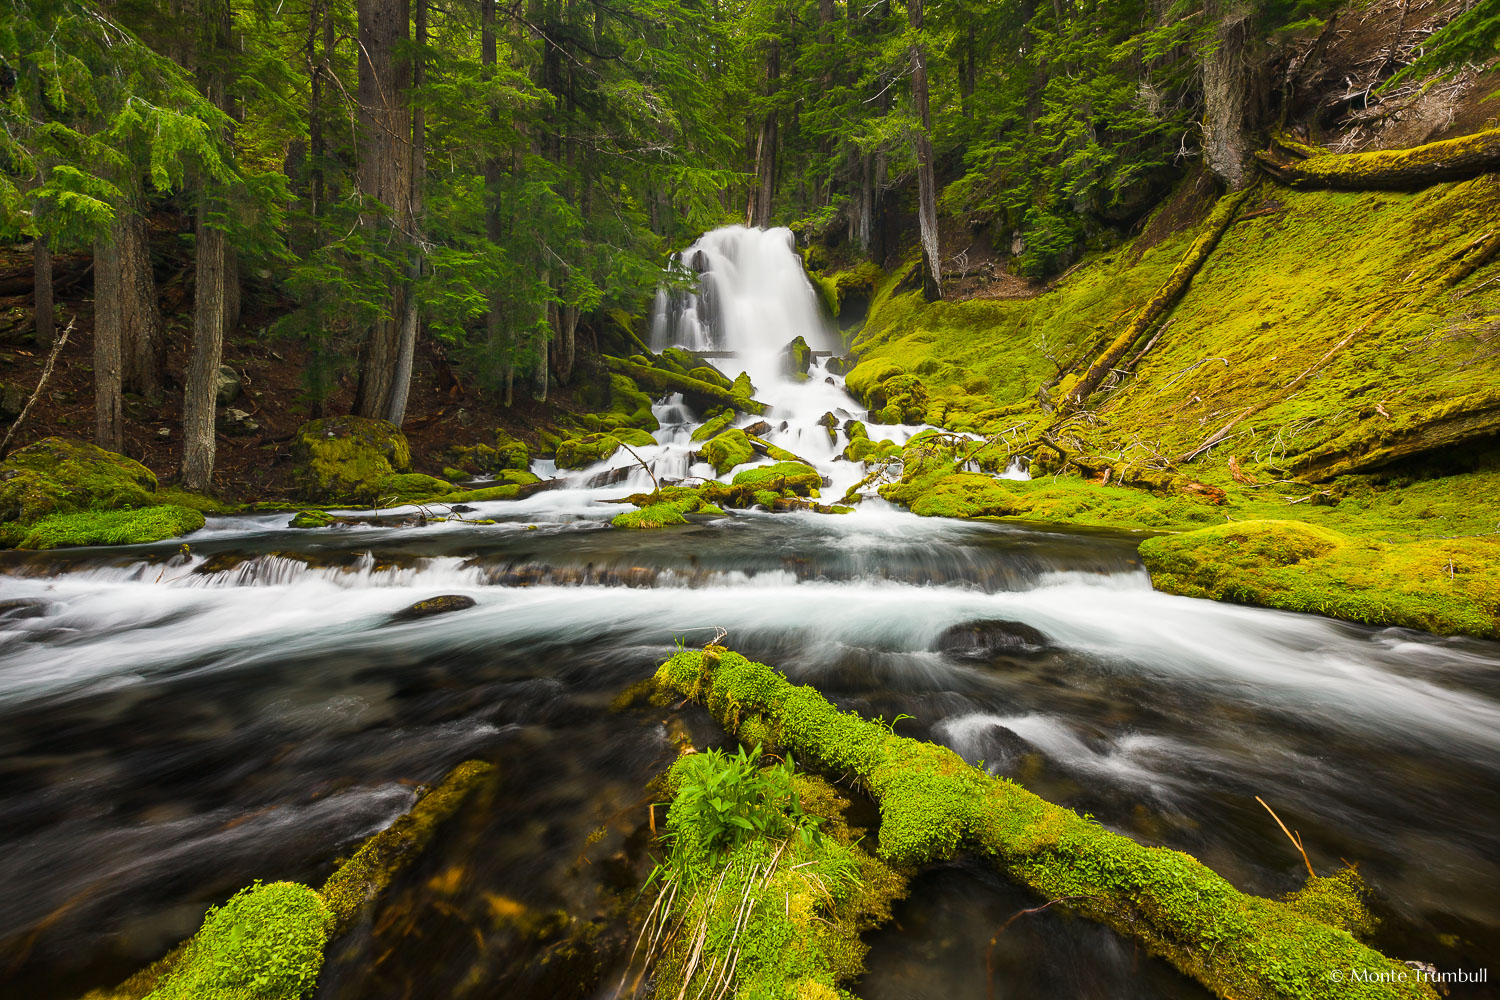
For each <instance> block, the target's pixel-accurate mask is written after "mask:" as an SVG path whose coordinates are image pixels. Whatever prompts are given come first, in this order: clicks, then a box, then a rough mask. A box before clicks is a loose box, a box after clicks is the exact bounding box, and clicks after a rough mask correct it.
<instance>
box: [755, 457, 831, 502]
mask: <svg viewBox="0 0 1500 1000" xmlns="http://www.w3.org/2000/svg"><path fill="white" fill-rule="evenodd" d="M733 485H735V486H751V487H754V488H756V489H774V490H782V491H790V492H792V493H795V494H797V495H798V496H804V497H805V496H812V495H814V494H815V493H816V492H817V490H818V488H819V487H821V486H822V485H823V476H822V475H821V474H820V473H819V472H818V470H817V469H814V468H813V467H812V466H809V465H803V464H802V463H801V462H777V463H776V464H774V465H757V466H756V467H755V468H753V469H746V470H745V471H744V472H741V473H739V474H738V475H736V476H735V477H734V482H733Z"/></svg>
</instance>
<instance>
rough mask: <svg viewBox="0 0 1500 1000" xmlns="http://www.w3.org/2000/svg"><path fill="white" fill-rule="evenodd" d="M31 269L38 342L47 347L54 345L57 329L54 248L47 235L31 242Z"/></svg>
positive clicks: (39, 345)
mask: <svg viewBox="0 0 1500 1000" xmlns="http://www.w3.org/2000/svg"><path fill="white" fill-rule="evenodd" d="M31 271H32V276H33V278H32V280H33V285H34V287H33V290H32V309H33V312H34V315H35V318H36V343H37V346H38V347H43V348H47V347H51V346H52V338H53V337H54V336H55V335H56V330H55V328H54V327H53V318H52V249H51V247H50V246H48V244H47V237H45V236H38V237H37V238H36V239H35V240H33V241H32V243H31Z"/></svg>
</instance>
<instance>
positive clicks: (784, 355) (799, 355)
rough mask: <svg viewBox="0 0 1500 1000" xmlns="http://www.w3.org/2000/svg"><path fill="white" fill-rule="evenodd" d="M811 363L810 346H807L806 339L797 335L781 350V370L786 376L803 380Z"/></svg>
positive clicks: (795, 379)
mask: <svg viewBox="0 0 1500 1000" xmlns="http://www.w3.org/2000/svg"><path fill="white" fill-rule="evenodd" d="M811 365H812V348H810V347H808V346H807V341H805V340H803V339H802V338H801V337H797V338H796V339H795V340H793V341H792V342H791V343H790V344H787V345H786V347H784V348H782V351H781V371H782V374H783V375H785V376H786V377H787V378H790V379H792V380H794V381H799V382H800V381H804V380H805V379H806V378H807V369H808V368H809V367H811Z"/></svg>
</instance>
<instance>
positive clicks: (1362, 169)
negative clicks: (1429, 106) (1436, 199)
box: [1255, 129, 1500, 191]
mask: <svg viewBox="0 0 1500 1000" xmlns="http://www.w3.org/2000/svg"><path fill="white" fill-rule="evenodd" d="M1282 145H1285V143H1283V144H1282ZM1304 148H1305V147H1304ZM1299 152H1300V150H1299ZM1308 152H1310V153H1312V154H1313V155H1310V156H1309V158H1308V159H1305V160H1301V161H1293V162H1286V161H1283V160H1280V159H1278V158H1277V157H1274V156H1272V155H1271V154H1270V153H1263V152H1262V153H1256V154H1255V156H1256V158H1257V159H1258V160H1260V162H1261V164H1262V165H1263V166H1264V167H1265V168H1266V171H1267V172H1268V173H1270V174H1271V175H1272V176H1273V177H1275V178H1276V179H1277V180H1279V181H1281V182H1283V183H1285V184H1289V185H1291V186H1292V187H1295V188H1334V189H1340V190H1346V191H1373V190H1388V191H1415V190H1418V189H1420V188H1424V187H1427V186H1429V185H1432V184H1438V183H1441V182H1443V181H1461V180H1467V179H1468V178H1471V177H1478V176H1479V175H1480V174H1486V173H1493V172H1495V171H1500V129H1491V130H1490V131H1488V132H1477V133H1475V134H1473V135H1465V136H1460V137H1459V138H1457V139H1444V140H1442V141H1440V142H1430V143H1428V144H1426V145H1425V146H1413V147H1412V148H1410V149H1393V150H1381V151H1377V152H1369V153H1330V152H1328V151H1327V150H1322V149H1318V150H1309V151H1308Z"/></svg>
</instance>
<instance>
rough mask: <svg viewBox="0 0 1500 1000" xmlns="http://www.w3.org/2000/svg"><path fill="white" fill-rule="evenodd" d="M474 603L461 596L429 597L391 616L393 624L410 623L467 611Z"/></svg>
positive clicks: (469, 598)
mask: <svg viewBox="0 0 1500 1000" xmlns="http://www.w3.org/2000/svg"><path fill="white" fill-rule="evenodd" d="M476 603H478V602H476V601H475V600H474V598H472V597H466V596H464V595H463V594H444V595H443V596H441V597H429V598H428V599H427V600H425V601H418V602H417V603H416V604H413V605H412V606H411V607H409V608H402V609H401V610H400V611H397V612H396V613H395V614H394V615H391V621H393V622H411V621H416V620H417V619H418V618H431V617H432V616H434V615H446V614H448V613H449V612H452V611H467V610H468V609H469V608H472V607H473V606H474V605H475V604H476Z"/></svg>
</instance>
